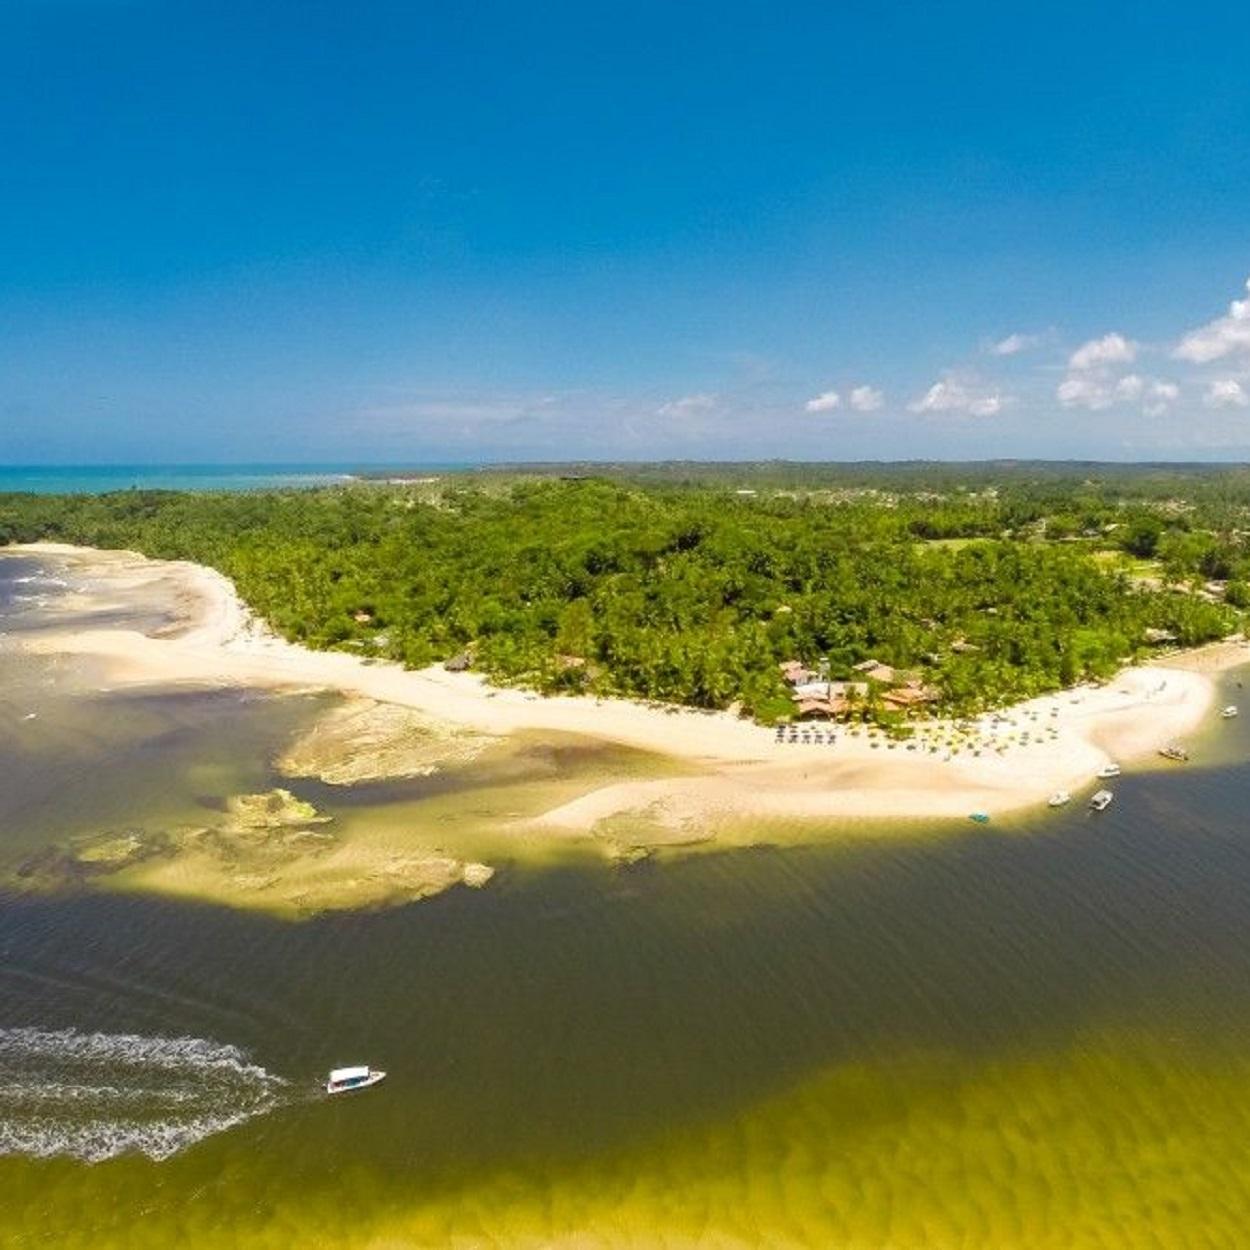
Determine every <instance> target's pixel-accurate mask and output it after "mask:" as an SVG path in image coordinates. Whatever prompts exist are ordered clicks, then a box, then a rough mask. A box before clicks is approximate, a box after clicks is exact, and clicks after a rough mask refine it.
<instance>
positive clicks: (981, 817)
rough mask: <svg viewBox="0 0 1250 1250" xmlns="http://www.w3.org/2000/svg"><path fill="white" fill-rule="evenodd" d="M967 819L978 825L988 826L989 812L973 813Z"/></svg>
mask: <svg viewBox="0 0 1250 1250" xmlns="http://www.w3.org/2000/svg"><path fill="white" fill-rule="evenodd" d="M968 819H969V820H971V821H975V822H976V823H977V824H978V825H988V824H989V823H990V814H989V812H973V813H972V814H971V815H970V816H969V817H968Z"/></svg>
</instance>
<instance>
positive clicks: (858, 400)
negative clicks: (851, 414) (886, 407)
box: [851, 386, 885, 412]
mask: <svg viewBox="0 0 1250 1250" xmlns="http://www.w3.org/2000/svg"><path fill="white" fill-rule="evenodd" d="M884 403H885V396H884V395H883V394H882V393H881V392H880V391H879V390H877V389H876V388H875V387H871V386H857V387H856V388H855V389H854V390H853V391H852V392H851V407H852V408H854V409H855V411H856V412H876V411H877V409H878V408H880V407H881V406H882V405H883V404H884Z"/></svg>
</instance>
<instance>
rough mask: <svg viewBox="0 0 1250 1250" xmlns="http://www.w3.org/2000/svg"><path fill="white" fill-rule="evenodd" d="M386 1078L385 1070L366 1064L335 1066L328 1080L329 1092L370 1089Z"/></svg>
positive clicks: (327, 1090)
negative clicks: (380, 1070) (347, 1066)
mask: <svg viewBox="0 0 1250 1250" xmlns="http://www.w3.org/2000/svg"><path fill="white" fill-rule="evenodd" d="M385 1079H386V1073H385V1072H379V1071H378V1070H377V1069H376V1068H370V1067H365V1066H360V1067H355V1068H334V1069H333V1070H332V1071H331V1073H330V1079H329V1080H328V1081H326V1093H327V1094H350V1093H351V1092H352V1091H353V1090H358V1089H368V1088H369V1086H370V1085H376V1084H377V1083H378V1082H379V1081H382V1080H385Z"/></svg>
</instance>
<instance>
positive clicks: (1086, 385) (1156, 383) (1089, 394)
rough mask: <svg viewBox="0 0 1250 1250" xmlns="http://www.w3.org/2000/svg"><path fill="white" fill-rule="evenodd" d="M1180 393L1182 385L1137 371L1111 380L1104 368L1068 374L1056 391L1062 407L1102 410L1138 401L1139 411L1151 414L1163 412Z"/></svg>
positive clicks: (1093, 410) (1156, 414) (1092, 410)
mask: <svg viewBox="0 0 1250 1250" xmlns="http://www.w3.org/2000/svg"><path fill="white" fill-rule="evenodd" d="M1180 393H1181V388H1180V387H1179V386H1177V385H1176V383H1175V382H1167V381H1163V380H1162V379H1160V378H1143V377H1142V376H1141V375H1140V374H1137V373H1126V374H1124V376H1123V377H1120V378H1115V379H1112V378H1110V377H1109V376H1107V371H1106V370H1097V371H1094V372H1084V373H1082V372H1077V373H1072V374H1069V375H1068V376H1067V377H1066V378H1064V380H1063V381H1062V382H1060V383H1059V387H1058V389H1057V390H1056V391H1055V395H1056V397H1057V398H1058V400H1059V402H1060V403H1061V404H1062V405H1063V406H1064V407H1065V408H1088V409H1089V410H1090V411H1091V412H1101V411H1103V410H1104V409H1107V408H1113V407H1115V406H1117V405H1121V404H1140V405H1141V407H1142V411H1143V412H1145V413H1147V414H1149V415H1150V416H1158V415H1159V414H1160V413H1163V412H1166V411H1167V408H1168V405H1169V404H1172V403H1174V402H1175V401H1176V400H1177V399H1179V398H1180Z"/></svg>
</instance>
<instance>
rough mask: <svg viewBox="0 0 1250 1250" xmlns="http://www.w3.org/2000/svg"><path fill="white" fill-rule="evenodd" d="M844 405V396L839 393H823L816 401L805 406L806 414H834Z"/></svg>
mask: <svg viewBox="0 0 1250 1250" xmlns="http://www.w3.org/2000/svg"><path fill="white" fill-rule="evenodd" d="M841 403H842V396H841V395H839V394H838V392H837V391H821V393H820V394H819V395H817V396H816V397H815V398H814V399H809V400H808V401H807V403H805V404H804V405H803V411H804V412H832V411H833V410H834V409H835V408H837V407H838V406H839V405H840V404H841Z"/></svg>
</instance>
